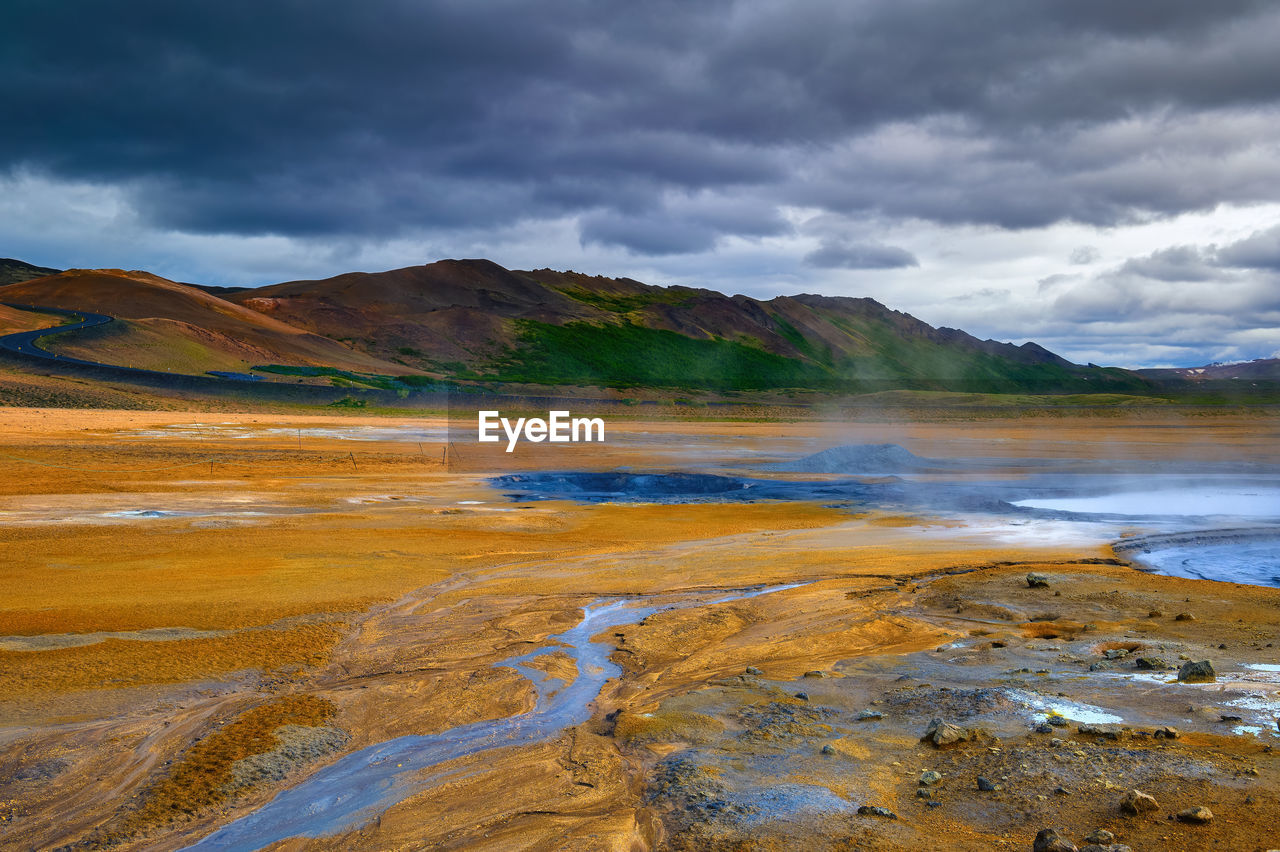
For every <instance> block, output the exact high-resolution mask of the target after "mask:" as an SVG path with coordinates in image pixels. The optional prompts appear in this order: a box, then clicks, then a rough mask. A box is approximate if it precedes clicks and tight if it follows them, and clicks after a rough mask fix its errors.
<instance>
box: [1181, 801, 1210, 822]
mask: <svg viewBox="0 0 1280 852" xmlns="http://www.w3.org/2000/svg"><path fill="white" fill-rule="evenodd" d="M1212 820H1213V811H1211V810H1209V809H1208V808H1206V807H1205V806H1204V805H1196V806H1195V807H1194V808H1187V809H1186V810H1185V811H1178V822H1190V823H1194V824H1196V825H1204V824H1205V823H1206V822H1211V821H1212Z"/></svg>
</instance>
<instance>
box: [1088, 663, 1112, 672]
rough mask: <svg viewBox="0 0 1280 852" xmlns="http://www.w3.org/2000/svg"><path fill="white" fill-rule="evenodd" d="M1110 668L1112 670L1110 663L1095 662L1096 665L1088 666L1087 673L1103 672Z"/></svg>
mask: <svg viewBox="0 0 1280 852" xmlns="http://www.w3.org/2000/svg"><path fill="white" fill-rule="evenodd" d="M1111 668H1114V666H1112V665H1111V663H1108V662H1097V663H1090V664H1089V671H1091V672H1105V671H1106V670H1107V669H1111Z"/></svg>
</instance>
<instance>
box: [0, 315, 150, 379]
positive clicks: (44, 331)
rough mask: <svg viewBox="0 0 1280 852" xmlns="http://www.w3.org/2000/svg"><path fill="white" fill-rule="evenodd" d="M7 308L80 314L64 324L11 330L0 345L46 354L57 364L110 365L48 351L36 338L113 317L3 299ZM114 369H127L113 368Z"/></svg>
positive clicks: (0, 346)
mask: <svg viewBox="0 0 1280 852" xmlns="http://www.w3.org/2000/svg"><path fill="white" fill-rule="evenodd" d="M0 304H3V305H4V306H5V307H7V308H16V309H17V310H20V311H39V312H41V313H46V314H59V315H61V316H65V317H80V318H81V319H80V322H75V323H70V324H68V325H55V326H53V327H52V328H37V329H35V330H34V331H19V332H17V333H15V334H6V335H3V336H0V349H5V350H8V351H9V352H16V353H17V354H19V355H31V356H34V357H36V358H47V359H48V360H50V361H57V362H58V363H60V364H86V365H88V366H91V367H111V366H115V365H112V364H101V363H99V362H97V361H85V360H83V359H81V358H71V357H69V356H67V355H59V354H58V353H56V352H50V351H49V350H48V349H45V348H43V347H42V346H40V345H39V344H38V343H37V341H38V340H40V338H42V337H48V336H49V335H51V334H61V333H62V332H64V331H78V330H79V329H82V328H93V327H94V326H99V325H106V324H107V323H109V322H114V321H115V318H114V317H109V316H107V315H106V314H91V313H89V312H88V311H67V310H63V309H62V308H46V307H41V306H39V305H18V304H13V303H10V302H3V303H0ZM117 369H129V368H128V367H125V368H117Z"/></svg>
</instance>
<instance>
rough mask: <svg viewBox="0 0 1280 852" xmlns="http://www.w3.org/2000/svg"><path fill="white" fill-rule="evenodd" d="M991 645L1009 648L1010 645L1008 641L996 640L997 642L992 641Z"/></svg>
mask: <svg viewBox="0 0 1280 852" xmlns="http://www.w3.org/2000/svg"><path fill="white" fill-rule="evenodd" d="M991 647H992V648H1008V647H1009V643H1007V642H1000V641H996V642H992V643H991Z"/></svg>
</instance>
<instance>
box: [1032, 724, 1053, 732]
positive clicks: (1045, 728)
mask: <svg viewBox="0 0 1280 852" xmlns="http://www.w3.org/2000/svg"><path fill="white" fill-rule="evenodd" d="M1032 730H1034V731H1035V732H1036V733H1037V734H1052V733H1053V725H1050V724H1049V723H1048V722H1041V723H1040V724H1039V725H1036V726H1035V728H1033V729H1032Z"/></svg>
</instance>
